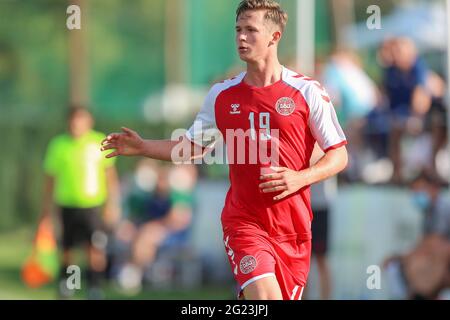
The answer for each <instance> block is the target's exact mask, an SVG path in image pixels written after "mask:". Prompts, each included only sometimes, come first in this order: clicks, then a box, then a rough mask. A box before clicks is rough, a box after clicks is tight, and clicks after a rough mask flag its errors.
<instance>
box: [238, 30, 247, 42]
mask: <svg viewBox="0 0 450 320" xmlns="http://www.w3.org/2000/svg"><path fill="white" fill-rule="evenodd" d="M237 38H238V40H239V41H245V40H247V36H246V35H245V34H244V33H243V32H238V34H237Z"/></svg>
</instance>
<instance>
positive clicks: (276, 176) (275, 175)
mask: <svg viewBox="0 0 450 320" xmlns="http://www.w3.org/2000/svg"><path fill="white" fill-rule="evenodd" d="M281 178H282V175H281V174H279V173H267V174H262V175H261V177H260V180H275V179H281Z"/></svg>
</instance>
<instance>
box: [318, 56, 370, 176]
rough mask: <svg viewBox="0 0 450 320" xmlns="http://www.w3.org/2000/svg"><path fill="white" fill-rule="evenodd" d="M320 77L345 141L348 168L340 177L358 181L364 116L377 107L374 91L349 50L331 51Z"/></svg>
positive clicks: (363, 149) (361, 155)
mask: <svg viewBox="0 0 450 320" xmlns="http://www.w3.org/2000/svg"><path fill="white" fill-rule="evenodd" d="M321 77H322V79H323V84H324V86H325V88H326V89H327V91H328V93H329V94H330V97H331V99H332V100H333V104H334V106H335V108H336V113H337V115H338V118H339V121H340V123H341V125H342V127H343V129H344V132H345V135H346V136H347V139H348V151H349V165H348V167H347V169H346V170H345V171H344V173H343V174H341V175H343V176H345V177H346V178H347V179H348V180H349V181H359V180H360V179H361V171H362V166H363V165H364V159H363V156H364V151H365V145H366V144H365V141H364V130H363V129H364V127H365V126H366V124H367V116H368V114H369V113H370V112H371V111H372V110H373V109H374V108H375V107H376V106H377V104H378V89H377V87H376V84H375V83H374V82H373V81H372V79H370V77H369V76H368V75H367V73H366V72H365V71H364V70H363V68H362V64H361V61H360V58H359V56H358V55H357V54H356V53H355V52H354V51H352V50H350V49H337V50H335V52H334V53H333V54H332V55H331V57H330V61H329V62H328V63H327V64H326V65H325V66H324V68H323V71H322V75H321Z"/></svg>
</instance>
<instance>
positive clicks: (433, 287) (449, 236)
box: [385, 171, 450, 299]
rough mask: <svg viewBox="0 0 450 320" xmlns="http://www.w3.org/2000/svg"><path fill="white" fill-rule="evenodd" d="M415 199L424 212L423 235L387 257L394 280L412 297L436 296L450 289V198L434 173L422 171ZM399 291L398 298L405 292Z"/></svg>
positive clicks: (416, 182)
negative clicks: (401, 251)
mask: <svg viewBox="0 0 450 320" xmlns="http://www.w3.org/2000/svg"><path fill="white" fill-rule="evenodd" d="M411 190H412V200H413V202H414V204H415V205H416V206H417V207H418V209H420V211H421V212H422V213H423V214H424V220H423V221H424V223H423V237H422V239H421V240H420V241H419V243H418V244H417V245H416V246H415V248H414V249H413V250H412V251H411V252H409V253H407V254H406V255H403V256H394V257H391V258H389V259H387V260H386V262H385V267H386V268H387V269H388V273H389V274H390V275H393V274H396V275H397V279H395V277H394V278H393V279H391V281H389V282H390V284H391V283H395V282H396V283H397V285H396V286H395V287H396V288H402V290H403V295H404V296H405V297H408V298H411V299H436V298H438V297H439V294H440V293H441V292H442V290H444V289H446V288H450V198H449V197H448V195H447V194H446V193H447V191H446V190H445V193H443V191H444V190H443V189H442V186H441V184H440V183H439V181H438V180H437V179H435V178H434V177H433V176H432V175H430V174H428V173H426V172H425V171H424V172H422V173H421V174H420V175H419V176H418V177H416V178H415V179H414V180H413V182H412V184H411ZM402 290H397V291H400V292H397V294H396V295H397V297H398V296H399V295H402V293H401V291H402Z"/></svg>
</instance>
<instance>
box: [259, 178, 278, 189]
mask: <svg viewBox="0 0 450 320" xmlns="http://www.w3.org/2000/svg"><path fill="white" fill-rule="evenodd" d="M282 185H284V182H283V180H272V181H269V182H264V183H261V184H260V185H259V187H260V188H261V189H265V188H270V187H277V186H282Z"/></svg>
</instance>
